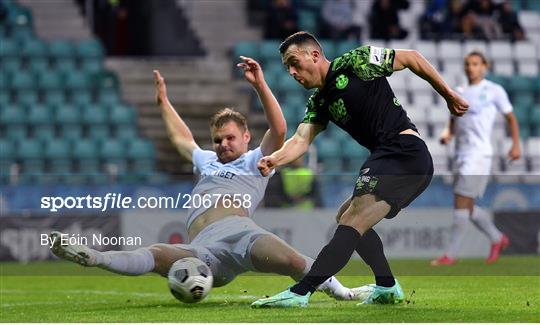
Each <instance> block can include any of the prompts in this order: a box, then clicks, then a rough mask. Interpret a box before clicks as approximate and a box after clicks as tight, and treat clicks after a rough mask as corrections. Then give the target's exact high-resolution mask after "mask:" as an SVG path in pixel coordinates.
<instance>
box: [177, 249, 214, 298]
mask: <svg viewBox="0 0 540 325" xmlns="http://www.w3.org/2000/svg"><path fill="white" fill-rule="evenodd" d="M168 279H169V280H168V282H169V289H170V290H171V293H172V295H173V296H174V297H175V298H176V299H178V300H180V301H182V302H187V303H194V302H199V301H201V300H203V299H204V298H205V297H206V296H207V295H208V293H209V292H210V290H211V289H212V282H213V281H214V277H213V276H212V271H210V268H209V267H208V266H206V264H204V263H203V262H202V261H201V260H199V259H198V258H195V257H186V258H182V259H180V260H178V261H176V262H174V264H173V265H172V266H171V269H170V270H169V275H168Z"/></svg>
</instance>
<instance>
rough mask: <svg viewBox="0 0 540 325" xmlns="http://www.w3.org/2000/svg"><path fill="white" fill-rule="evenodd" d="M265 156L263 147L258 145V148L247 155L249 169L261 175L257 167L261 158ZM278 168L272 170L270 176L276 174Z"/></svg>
mask: <svg viewBox="0 0 540 325" xmlns="http://www.w3.org/2000/svg"><path fill="white" fill-rule="evenodd" d="M262 157H263V153H262V150H261V147H257V148H256V149H253V150H251V151H250V152H249V153H248V154H247V156H246V164H247V165H248V167H249V170H250V172H251V173H253V175H258V176H261V177H262V175H261V173H260V172H259V168H257V164H258V163H259V160H261V158H262ZM275 172H276V170H275V169H274V170H272V172H271V173H270V175H269V177H271V176H273V175H274V174H275Z"/></svg>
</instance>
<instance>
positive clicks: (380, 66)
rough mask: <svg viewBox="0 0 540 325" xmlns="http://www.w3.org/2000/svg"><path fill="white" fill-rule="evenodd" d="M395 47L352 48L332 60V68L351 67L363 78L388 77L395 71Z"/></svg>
mask: <svg viewBox="0 0 540 325" xmlns="http://www.w3.org/2000/svg"><path fill="white" fill-rule="evenodd" d="M395 55H396V52H395V50H393V49H388V48H383V47H376V46H367V45H366V46H361V47H358V48H356V49H354V50H351V51H349V52H347V53H345V54H343V55H342V56H340V57H338V58H337V59H335V60H334V62H332V70H333V71H336V70H339V69H351V70H352V71H353V72H354V74H355V75H356V76H357V77H358V78H360V79H362V80H373V79H375V78H380V77H388V76H390V75H391V74H392V72H394V68H393V66H394V58H395Z"/></svg>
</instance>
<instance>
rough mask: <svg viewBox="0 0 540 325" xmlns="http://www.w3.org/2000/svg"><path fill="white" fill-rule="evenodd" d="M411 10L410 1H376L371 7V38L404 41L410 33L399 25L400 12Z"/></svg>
mask: <svg viewBox="0 0 540 325" xmlns="http://www.w3.org/2000/svg"><path fill="white" fill-rule="evenodd" d="M407 8H409V1H408V0H393V1H390V0H375V1H374V2H373V6H372V7H371V16H370V26H371V38H374V39H404V38H406V37H407V35H408V32H407V31H406V30H405V29H403V28H401V26H400V25H399V16H398V11H399V10H401V9H407Z"/></svg>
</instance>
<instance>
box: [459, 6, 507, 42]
mask: <svg viewBox="0 0 540 325" xmlns="http://www.w3.org/2000/svg"><path fill="white" fill-rule="evenodd" d="M461 28H462V31H463V34H464V35H465V37H466V38H481V39H486V40H493V39H500V38H502V29H501V26H500V25H499V23H498V22H497V20H496V19H495V5H494V4H493V2H492V1H491V0H469V2H468V3H467V4H466V5H465V8H464V10H463V18H462V19H461Z"/></svg>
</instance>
